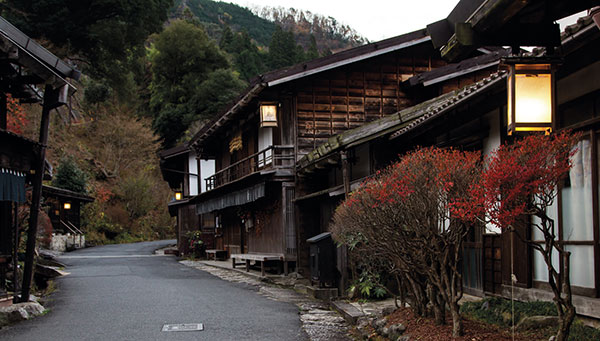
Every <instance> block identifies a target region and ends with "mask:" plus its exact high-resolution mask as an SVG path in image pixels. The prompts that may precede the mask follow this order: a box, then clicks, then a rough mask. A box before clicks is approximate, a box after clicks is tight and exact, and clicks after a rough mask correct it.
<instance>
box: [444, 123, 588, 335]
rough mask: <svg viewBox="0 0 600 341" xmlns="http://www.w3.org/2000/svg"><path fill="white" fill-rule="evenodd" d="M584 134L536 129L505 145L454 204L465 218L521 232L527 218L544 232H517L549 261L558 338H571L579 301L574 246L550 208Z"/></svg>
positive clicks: (530, 223) (529, 223)
mask: <svg viewBox="0 0 600 341" xmlns="http://www.w3.org/2000/svg"><path fill="white" fill-rule="evenodd" d="M580 138H581V136H580V134H571V133H570V132H563V133H560V134H556V135H553V136H544V135H530V136H527V137H525V138H523V139H520V140H518V141H515V142H514V143H512V144H505V145H502V146H501V147H500V148H498V149H497V150H496V152H495V153H493V154H492V155H491V156H490V158H489V160H488V166H487V169H486V170H485V172H484V173H483V176H482V181H481V182H480V183H479V184H477V185H476V186H474V187H473V189H472V190H471V196H470V199H468V200H465V201H463V202H461V203H459V204H458V205H457V206H456V207H455V210H454V212H455V214H456V215H458V216H460V217H462V218H463V219H465V220H470V221H476V220H480V221H483V222H486V223H491V224H494V225H496V226H498V227H500V228H502V229H503V230H504V231H507V232H510V233H515V234H517V232H516V231H517V229H516V227H518V225H519V224H524V223H525V224H528V225H529V226H531V228H534V229H537V230H538V231H539V232H540V234H541V235H542V236H543V241H542V242H536V241H533V240H527V239H526V238H525V236H521V235H518V234H517V236H518V237H519V238H520V239H521V240H523V241H525V242H526V243H527V244H528V245H529V246H530V247H532V248H533V249H534V250H536V251H538V252H539V253H540V254H541V255H542V257H543V259H544V261H545V263H546V266H547V270H548V278H549V280H548V284H549V286H550V288H551V289H552V292H553V294H554V302H555V304H556V308H557V311H558V316H559V328H558V334H557V335H556V339H557V340H560V341H562V340H566V339H567V338H568V335H569V328H570V326H571V324H572V322H573V319H574V318H575V307H574V306H573V302H572V293H571V285H570V276H569V273H570V252H569V251H567V249H566V248H565V246H564V245H563V244H562V243H561V242H560V241H559V240H558V236H557V233H558V231H557V230H556V229H555V225H554V219H553V218H552V217H551V216H550V215H549V214H548V208H550V207H551V206H552V205H553V204H554V200H555V199H556V197H557V196H558V190H559V188H560V186H561V184H562V182H563V181H564V179H565V178H566V177H567V175H568V174H569V170H570V169H571V157H572V156H573V155H574V154H575V152H576V151H577V150H576V148H575V145H576V143H577V141H579V140H580ZM524 217H527V218H528V219H523V218H524ZM534 218H535V219H534ZM525 227H528V226H525ZM553 254H558V256H559V258H560V259H561V261H560V262H558V264H556V263H557V262H552V257H553Z"/></svg>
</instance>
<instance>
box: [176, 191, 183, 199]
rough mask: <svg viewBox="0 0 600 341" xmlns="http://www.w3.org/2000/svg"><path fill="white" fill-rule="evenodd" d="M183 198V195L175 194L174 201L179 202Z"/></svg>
mask: <svg viewBox="0 0 600 341" xmlns="http://www.w3.org/2000/svg"><path fill="white" fill-rule="evenodd" d="M181 198H183V194H181V192H175V200H181Z"/></svg>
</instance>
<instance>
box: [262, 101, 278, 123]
mask: <svg viewBox="0 0 600 341" xmlns="http://www.w3.org/2000/svg"><path fill="white" fill-rule="evenodd" d="M277 107H278V104H277V102H260V127H261V128H263V127H277Z"/></svg>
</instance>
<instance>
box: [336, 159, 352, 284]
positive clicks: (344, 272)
mask: <svg viewBox="0 0 600 341" xmlns="http://www.w3.org/2000/svg"><path fill="white" fill-rule="evenodd" d="M340 158H341V159H342V181H343V182H344V198H348V195H349V194H350V170H349V169H348V154H347V152H346V151H345V150H342V151H341V152H340ZM338 255H339V256H340V265H341V269H340V295H341V296H344V295H345V292H346V283H347V282H348V247H347V246H346V245H342V246H340V252H339V253H338Z"/></svg>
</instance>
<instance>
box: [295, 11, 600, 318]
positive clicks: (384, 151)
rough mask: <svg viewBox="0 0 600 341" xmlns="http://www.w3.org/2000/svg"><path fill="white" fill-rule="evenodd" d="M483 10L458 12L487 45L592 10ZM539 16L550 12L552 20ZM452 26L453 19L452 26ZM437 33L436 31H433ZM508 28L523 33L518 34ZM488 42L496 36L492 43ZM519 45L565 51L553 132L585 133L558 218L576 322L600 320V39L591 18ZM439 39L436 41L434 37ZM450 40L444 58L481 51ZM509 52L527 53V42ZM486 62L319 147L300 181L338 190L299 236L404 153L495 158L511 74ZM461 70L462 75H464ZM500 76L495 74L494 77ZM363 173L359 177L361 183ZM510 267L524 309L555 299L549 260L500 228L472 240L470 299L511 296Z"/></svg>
mask: <svg viewBox="0 0 600 341" xmlns="http://www.w3.org/2000/svg"><path fill="white" fill-rule="evenodd" d="M475 2H476V1H461V3H459V5H458V6H457V9H460V8H463V9H464V8H465V7H464V6H466V5H469V6H470V8H471V9H470V10H469V11H464V13H463V14H462V15H463V19H456V18H454V20H455V21H456V22H460V20H463V22H464V21H468V20H474V18H475V19H477V20H479V21H477V20H476V21H475V22H471V23H470V25H471V27H473V28H476V27H478V26H477V25H482V26H479V27H485V28H486V29H487V28H489V31H485V30H483V31H478V32H476V33H478V34H482V36H480V37H479V38H478V41H485V42H486V43H488V42H490V41H492V40H493V39H496V38H497V37H498V35H499V32H503V30H505V29H508V28H506V26H505V25H508V24H507V23H498V22H497V21H495V20H494V18H499V17H501V18H504V19H505V20H508V22H509V24H511V25H517V24H520V22H521V21H520V20H523V18H524V17H527V16H531V15H533V13H537V14H538V15H534V16H533V17H534V18H545V19H544V20H556V19H559V18H561V17H564V16H568V15H570V14H572V13H576V12H577V11H579V10H581V9H582V8H581V6H586V4H582V3H576V4H575V3H573V4H565V3H561V4H560V5H557V4H555V3H552V4H549V3H547V4H546V5H547V6H543V5H542V3H544V2H543V1H538V2H533V4H531V6H532V7H526V5H525V4H519V6H521V7H520V8H518V9H516V10H515V9H514V8H513V9H512V10H507V9H506V8H505V7H501V6H500V7H494V6H493V5H494V4H496V5H497V3H498V2H500V1H492V0H490V1H478V2H477V4H473V3H475ZM554 5H556V6H554ZM587 5H589V4H587ZM461 6H462V7H461ZM469 6H467V7H469ZM584 8H585V7H584ZM457 9H455V11H454V12H456V11H457ZM488 11H492V12H488ZM493 11H498V12H493ZM539 11H548V12H546V14H547V15H546V16H544V15H540V12H539ZM454 12H453V13H454ZM469 18H470V19H469ZM451 19H452V18H451V16H449V18H448V19H446V20H447V21H450V20H451ZM504 19H503V20H504ZM540 20H541V19H540ZM598 21H600V20H598ZM541 24H543V25H546V24H547V23H546V22H543V23H541ZM494 25H497V26H494ZM543 25H542V26H543ZM448 26H450V25H448ZM452 26H454V25H452ZM458 26H459V25H458ZM458 26H457V27H458ZM546 27H548V26H546ZM430 29H432V30H431V31H430V33H432V32H435V28H432V27H430ZM438 29H439V27H438ZM510 29H511V30H514V29H517V30H519V28H515V27H512V28H510ZM521 29H523V27H521ZM482 32H485V34H484V33H482ZM552 32H555V33H557V30H556V28H555V27H553V28H552V29H551V30H549V31H548V32H547V33H546V34H549V35H552ZM438 33H439V31H438ZM457 33H458V32H457ZM460 34H462V33H458V35H459V36H460ZM487 34H491V35H492V37H489V36H486V35H487ZM503 34H504V33H503ZM484 37H485V38H484ZM506 37H511V35H506ZM492 38H493V39H492ZM521 38H523V39H529V40H527V41H528V42H530V44H531V45H545V43H548V44H550V45H551V43H552V42H553V41H556V40H558V41H559V42H560V45H559V46H557V47H556V49H555V50H554V53H555V54H556V55H558V56H559V57H561V58H562V64H561V65H560V66H559V67H558V69H557V70H556V79H557V80H556V86H555V89H556V90H555V93H556V97H555V98H556V103H557V112H556V117H555V121H554V127H553V128H554V130H555V131H561V130H564V129H571V130H575V131H582V132H583V133H584V135H583V138H582V140H581V142H580V143H579V144H578V146H577V149H578V151H577V153H576V154H575V156H574V158H573V163H574V164H573V168H572V170H571V172H570V174H569V178H568V180H567V181H566V182H565V184H564V186H563V187H562V188H561V189H560V191H559V196H558V200H557V202H556V204H555V207H554V212H553V213H552V214H553V217H554V218H555V221H556V222H557V228H558V231H559V232H558V238H560V239H561V242H562V243H563V245H567V249H568V250H569V251H570V252H571V285H572V288H573V292H574V293H575V296H574V304H575V306H576V308H577V313H578V314H582V315H587V316H591V317H595V318H599V317H600V309H598V307H600V304H599V303H600V301H599V300H598V297H599V295H600V241H599V235H600V228H599V225H598V224H599V223H598V222H599V221H600V218H599V214H600V213H599V208H598V205H597V204H598V179H597V177H598V169H599V165H598V160H597V159H598V157H597V154H598V141H596V139H597V136H598V128H599V126H598V113H599V103H600V100H599V94H600V83H599V82H598V79H600V78H599V77H600V51H599V50H598V49H597V46H598V44H599V39H600V30H599V27H598V24H595V23H594V21H593V20H592V18H591V17H586V18H582V19H580V20H579V21H578V22H577V24H575V25H573V26H570V27H567V28H566V30H565V32H563V33H562V35H561V36H559V37H558V38H556V37H549V36H539V37H538V38H539V41H540V42H541V43H539V44H537V43H536V44H534V43H535V42H536V40H535V39H536V37H535V36H532V37H529V36H526V37H521ZM432 39H433V40H434V41H436V37H435V35H433V37H432ZM445 39H446V42H447V44H441V45H440V46H441V47H442V53H443V54H445V55H451V56H455V57H460V56H464V53H467V52H468V51H473V50H475V49H476V48H478V46H477V45H470V44H467V45H464V43H465V42H464V41H462V40H461V39H462V38H461V37H457V36H455V35H453V33H450V34H446V38H445ZM442 40H443V39H442ZM448 40H449V41H448ZM502 45H521V42H515V44H510V43H504V44H502ZM455 49H456V50H455ZM466 51H467V52H466ZM534 53H535V54H537V55H544V54H546V53H552V49H547V50H536V51H534ZM486 58H487V57H486ZM490 58H491V57H490ZM479 59H480V62H477V61H476V59H473V58H470V59H464V58H462V57H461V58H457V59H455V60H461V62H460V63H457V64H450V65H448V66H447V67H444V68H440V69H437V70H433V71H431V72H426V73H422V74H420V75H418V76H415V77H412V78H411V79H409V80H408V81H406V82H405V85H406V86H407V87H408V88H410V89H413V90H415V91H418V92H420V93H422V94H425V96H431V95H435V94H440V95H439V96H437V97H433V98H431V99H428V100H425V101H424V102H422V103H420V104H418V105H415V106H413V107H410V108H407V109H404V110H401V111H399V112H398V113H397V114H394V115H391V116H388V117H386V118H383V119H380V120H378V121H376V122H372V123H370V124H368V125H365V126H362V127H359V128H356V129H354V130H351V131H348V132H345V133H343V134H340V135H338V136H335V137H332V138H331V139H330V141H329V142H328V144H324V145H321V146H320V147H318V148H316V149H315V150H314V151H312V152H311V153H309V154H307V155H306V156H305V157H303V158H302V159H301V160H300V161H299V162H298V165H297V175H298V179H299V182H306V183H315V181H316V180H318V179H321V178H325V177H329V178H333V177H337V178H338V182H336V183H332V184H328V185H327V186H321V187H317V188H313V189H312V190H311V191H308V192H305V193H302V194H301V195H300V196H298V197H297V198H296V203H297V204H298V206H299V210H298V211H299V212H308V211H311V212H321V214H320V217H318V218H313V217H312V216H310V215H308V214H302V215H301V217H300V219H299V223H300V224H301V226H300V230H302V229H308V228H310V227H313V226H320V229H321V230H326V229H327V224H328V221H329V219H330V216H331V210H332V207H335V205H336V204H337V202H338V201H339V200H340V199H341V198H343V196H342V195H343V193H344V192H348V191H350V190H352V189H353V188H356V187H357V186H359V185H360V177H361V176H368V175H369V174H373V173H374V172H375V171H376V170H377V169H378V168H380V167H382V166H385V165H387V164H388V163H390V162H393V161H394V160H397V158H398V156H397V155H398V154H402V153H403V152H405V151H407V150H411V149H413V148H415V147H416V146H440V147H444V146H453V147H457V148H463V149H465V150H480V151H482V154H487V153H489V152H490V151H492V150H493V149H495V148H496V147H497V146H499V145H500V144H501V143H504V142H505V141H507V140H509V137H508V134H507V125H508V124H507V113H506V110H507V105H506V103H507V95H506V94H507V80H506V78H507V74H506V73H505V72H503V71H498V68H497V66H495V65H494V64H492V62H491V61H490V64H489V65H487V66H485V65H486V63H485V62H484V63H481V60H482V59H481V57H480V58H479ZM493 63H496V62H495V61H494V62H493ZM460 65H462V67H461V66H460ZM466 65H471V66H469V67H466ZM475 65H479V66H481V67H484V69H482V70H487V72H491V73H489V75H488V76H485V77H484V78H483V79H480V80H479V79H478V77H477V76H476V75H477V73H478V72H480V71H482V70H478V67H477V66H475ZM458 69H463V71H457V70H458ZM494 69H495V70H496V71H495V72H492V71H493V70H494ZM469 78H470V79H469ZM452 88H454V89H456V88H458V89H456V90H453V91H450V92H447V89H448V90H450V89H452ZM405 91H410V90H405ZM355 172H358V173H359V174H360V175H359V176H353V174H354V173H355ZM344 174H346V176H343V175H344ZM334 185H337V186H334ZM521 229H522V230H521V231H520V233H521V235H524V236H527V237H528V238H532V239H533V240H537V239H539V238H540V237H539V236H537V235H536V233H537V232H536V231H533V230H531V229H530V228H527V227H521ZM536 238H537V239H536ZM511 239H512V244H513V246H512V247H511ZM511 258H512V259H516V260H518V261H517V262H514V269H513V271H512V274H514V275H515V277H516V279H517V282H516V283H515V285H514V292H515V297H518V299H521V300H536V299H543V300H551V299H552V293H551V292H550V291H549V290H548V285H547V281H548V277H547V276H548V275H547V270H546V265H545V263H544V261H543V259H542V256H541V255H539V254H538V253H537V252H534V251H533V250H532V249H531V248H530V247H528V246H527V245H526V244H525V243H523V242H521V241H520V240H518V238H516V237H515V235H514V234H513V233H507V232H502V231H500V230H498V229H495V228H493V227H492V226H487V227H485V228H482V229H480V230H474V231H472V233H471V234H470V235H469V236H468V237H467V241H466V243H465V245H464V253H463V262H462V264H463V281H464V286H465V290H466V291H467V292H468V293H471V294H475V295H485V294H492V295H503V296H506V297H509V296H510V290H511V282H512V281H511V268H510V265H511V261H510V260H511Z"/></svg>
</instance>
